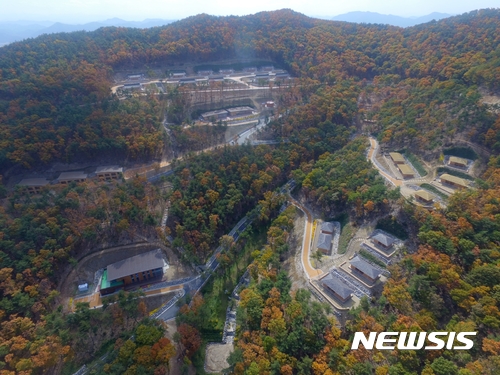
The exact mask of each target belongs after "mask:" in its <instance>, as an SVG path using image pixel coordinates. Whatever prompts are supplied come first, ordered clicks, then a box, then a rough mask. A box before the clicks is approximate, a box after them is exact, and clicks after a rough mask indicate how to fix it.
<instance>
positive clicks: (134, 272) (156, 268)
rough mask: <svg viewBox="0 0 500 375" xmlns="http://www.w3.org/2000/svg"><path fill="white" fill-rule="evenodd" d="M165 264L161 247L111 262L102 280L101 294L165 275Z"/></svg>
mask: <svg viewBox="0 0 500 375" xmlns="http://www.w3.org/2000/svg"><path fill="white" fill-rule="evenodd" d="M164 265H165V261H164V257H163V253H162V251H161V249H156V250H152V251H148V252H146V253H143V254H139V255H136V256H133V257H130V258H127V259H123V260H120V261H119V262H115V263H113V264H110V265H109V266H108V267H107V268H106V270H105V277H104V276H103V280H102V282H101V295H105V294H109V293H113V292H114V291H116V290H117V289H119V288H122V287H124V286H126V285H130V284H134V283H140V282H142V281H148V280H154V279H159V278H161V277H162V276H163V267H164Z"/></svg>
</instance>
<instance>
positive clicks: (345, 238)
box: [338, 223, 356, 254]
mask: <svg viewBox="0 0 500 375" xmlns="http://www.w3.org/2000/svg"><path fill="white" fill-rule="evenodd" d="M354 233H356V231H355V229H354V227H353V225H352V224H351V223H347V224H345V225H344V226H343V227H342V231H341V232H340V239H339V249H338V253H339V254H345V252H346V251H347V245H349V241H350V240H351V238H352V237H353V236H354Z"/></svg>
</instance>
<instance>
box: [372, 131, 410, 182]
mask: <svg viewBox="0 0 500 375" xmlns="http://www.w3.org/2000/svg"><path fill="white" fill-rule="evenodd" d="M369 140H370V151H368V160H370V161H371V162H372V164H373V166H374V167H375V168H377V170H378V173H380V175H381V176H382V177H385V179H386V180H388V181H389V182H390V183H392V184H393V185H394V186H402V185H403V181H401V180H397V179H395V178H394V177H391V176H390V175H388V174H387V173H385V172H384V171H382V170H381V169H380V168H379V166H378V164H377V163H376V162H375V157H376V156H377V149H378V142H377V140H376V139H375V138H373V137H369Z"/></svg>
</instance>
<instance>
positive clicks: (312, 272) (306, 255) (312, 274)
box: [289, 197, 323, 280]
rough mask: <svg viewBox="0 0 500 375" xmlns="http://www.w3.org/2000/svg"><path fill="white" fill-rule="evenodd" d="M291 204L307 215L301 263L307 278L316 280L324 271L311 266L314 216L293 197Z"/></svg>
mask: <svg viewBox="0 0 500 375" xmlns="http://www.w3.org/2000/svg"><path fill="white" fill-rule="evenodd" d="M289 200H290V202H291V203H292V204H293V205H294V206H295V207H297V208H298V209H299V210H301V211H302V212H304V214H305V215H306V223H305V228H304V239H303V240H302V255H301V259H300V260H301V262H302V267H303V268H304V272H305V273H306V275H307V278H308V279H309V280H310V279H314V278H317V277H319V276H321V275H322V274H323V271H321V270H320V269H316V268H313V267H312V266H311V260H310V256H311V237H312V229H313V220H312V215H311V213H310V212H309V210H308V209H307V208H305V207H304V206H303V205H302V204H300V203H299V202H298V201H296V200H295V199H293V198H292V197H289Z"/></svg>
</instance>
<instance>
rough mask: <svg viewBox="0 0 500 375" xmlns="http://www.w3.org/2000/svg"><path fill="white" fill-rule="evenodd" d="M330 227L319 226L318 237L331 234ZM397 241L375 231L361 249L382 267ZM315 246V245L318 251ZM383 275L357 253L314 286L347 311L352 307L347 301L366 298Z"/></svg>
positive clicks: (327, 225) (329, 225) (388, 261)
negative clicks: (381, 263) (380, 263)
mask: <svg viewBox="0 0 500 375" xmlns="http://www.w3.org/2000/svg"><path fill="white" fill-rule="evenodd" d="M331 224H332V223H327V222H326V223H322V225H321V228H320V236H321V234H323V233H324V232H326V233H325V234H326V235H331V234H330V233H328V232H329V231H330V230H331V229H332V225H331ZM400 242H401V241H400V240H399V239H397V238H395V237H393V236H391V235H389V234H387V233H385V232H383V231H381V230H376V231H375V232H374V233H372V235H371V237H370V238H369V239H368V240H365V241H364V242H363V243H362V244H361V247H362V248H363V249H364V250H365V251H368V252H369V253H371V254H373V256H374V257H376V258H378V259H379V260H380V261H382V262H384V263H385V264H390V262H391V257H393V256H394V254H395V253H396V246H397V244H398V243H400ZM319 244H320V243H319V242H318V249H319ZM319 250H321V251H323V250H322V249H319ZM384 274H386V275H387V274H388V272H387V271H386V270H384V269H382V268H380V267H379V266H377V265H375V264H373V263H372V262H371V261H369V260H368V259H365V258H364V257H363V256H361V255H360V254H356V255H355V256H353V257H352V258H351V259H350V260H349V261H347V262H344V263H343V264H342V265H340V266H339V267H333V268H332V269H331V270H330V272H328V273H327V274H326V275H325V276H323V277H321V278H320V279H319V280H318V282H317V285H318V286H319V287H321V289H322V292H323V294H326V295H327V296H328V297H329V298H330V299H331V300H333V302H334V304H333V305H334V307H336V308H340V309H348V308H350V307H351V306H353V304H352V303H350V302H352V298H353V297H354V296H357V297H358V298H360V297H361V296H363V295H367V296H370V295H371V290H372V289H373V287H374V286H375V285H377V284H378V281H379V279H380V278H381V276H383V275H384Z"/></svg>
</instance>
